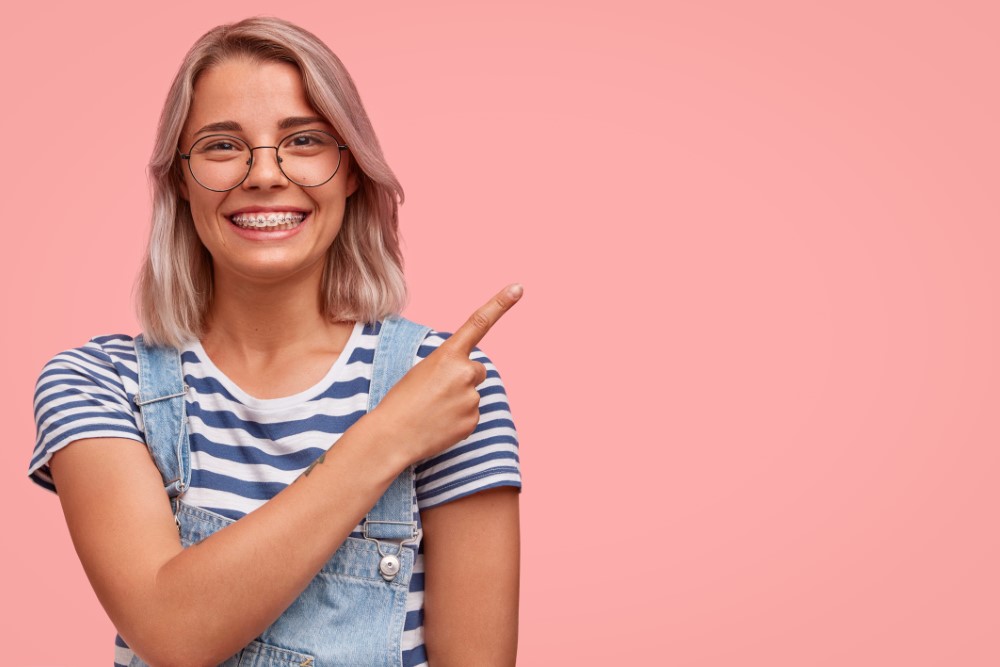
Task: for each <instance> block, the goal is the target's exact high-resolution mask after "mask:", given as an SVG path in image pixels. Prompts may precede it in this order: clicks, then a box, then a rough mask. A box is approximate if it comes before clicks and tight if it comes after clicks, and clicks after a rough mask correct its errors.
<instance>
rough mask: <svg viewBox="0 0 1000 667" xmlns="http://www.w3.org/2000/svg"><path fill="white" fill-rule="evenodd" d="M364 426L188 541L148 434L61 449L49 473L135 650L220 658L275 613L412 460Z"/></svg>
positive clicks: (94, 579)
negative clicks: (255, 502)
mask: <svg viewBox="0 0 1000 667" xmlns="http://www.w3.org/2000/svg"><path fill="white" fill-rule="evenodd" d="M366 428H368V425H365V426H363V427H362V428H360V429H356V430H355V429H352V430H351V431H349V432H348V434H345V435H344V436H343V437H342V438H341V440H340V442H338V443H337V445H336V446H335V447H333V448H332V449H331V451H330V453H329V454H328V455H327V456H326V457H325V461H324V462H323V463H322V464H321V465H318V466H316V467H315V468H314V469H313V471H312V472H311V473H310V474H309V476H308V477H304V478H301V479H300V480H299V481H297V482H296V483H294V484H292V485H290V486H288V487H287V488H286V489H285V490H283V491H282V492H281V493H279V494H278V495H277V496H275V497H274V498H273V499H272V500H271V501H269V502H267V503H265V504H264V505H263V506H261V507H260V508H259V509H258V510H256V511H254V512H252V513H250V514H249V515H247V516H246V517H244V518H243V519H241V520H240V521H238V522H236V523H234V524H232V525H231V526H228V527H227V528H225V529H223V530H221V531H219V532H218V533H216V534H214V535H212V536H210V537H208V538H207V539H205V540H204V541H203V542H200V543H199V544H197V545H194V546H192V547H191V548H189V549H182V548H181V545H180V540H179V537H178V534H177V528H176V526H175V525H174V521H173V516H172V515H171V511H170V505H169V503H168V501H167V497H166V494H165V493H164V492H163V486H162V484H161V482H160V476H159V473H158V472H157V470H156V467H155V466H154V464H153V462H152V460H151V459H150V457H149V454H148V453H147V452H146V451H145V449H144V448H143V447H142V445H141V444H139V443H136V442H134V441H131V440H119V439H109V440H96V439H95V440H83V441H79V442H77V443H74V444H73V445H72V446H70V447H67V448H66V449H64V450H61V451H60V452H57V453H56V454H55V455H54V456H53V458H52V461H51V469H52V475H53V479H54V480H55V482H56V486H57V488H58V489H59V495H60V498H61V501H62V505H63V511H64V513H65V515H66V522H67V525H68V526H69V529H70V534H71V535H72V537H73V543H74V545H75V546H76V550H77V553H78V554H79V556H80V560H81V562H82V563H83V565H84V569H85V570H86V572H87V576H88V577H89V578H90V581H91V584H92V585H93V587H94V591H95V592H96V594H97V597H98V599H99V600H100V601H101V604H102V605H103V606H104V608H105V610H106V611H107V612H108V616H109V617H110V618H111V620H112V622H113V623H114V624H115V626H116V627H117V628H118V630H119V632H120V633H121V635H122V636H123V637H124V638H125V640H126V641H127V642H128V643H129V645H130V646H131V647H132V648H133V650H135V651H136V652H137V653H138V654H139V655H140V656H142V657H143V658H144V659H145V660H146V661H147V662H150V663H152V664H163V665H200V664H208V665H215V664H218V663H220V662H222V661H223V660H224V659H225V658H227V657H228V656H230V655H232V654H234V653H236V652H237V651H238V650H239V649H240V648H242V647H243V646H245V645H246V644H247V643H249V642H250V641H251V640H252V639H253V638H254V637H256V636H257V635H259V634H260V633H261V632H262V631H263V630H264V629H265V628H266V627H267V626H268V625H270V624H271V623H272V622H273V621H274V619H275V618H277V617H278V616H279V615H280V614H281V612H282V611H284V610H285V609H286V608H287V607H288V605H290V604H291V603H292V601H293V600H294V599H295V597H296V596H298V594H299V593H300V592H301V591H302V590H303V589H305V587H306V586H307V585H308V583H309V581H310V580H311V579H312V577H313V576H314V575H315V574H316V572H318V571H319V569H320V568H321V567H322V566H323V563H324V562H326V560H327V559H328V558H329V556H330V555H331V554H332V553H333V552H334V551H336V549H337V548H338V547H339V546H340V544H341V543H342V542H343V541H344V539H346V537H347V536H348V535H349V534H350V532H351V530H352V529H353V528H354V527H355V526H356V525H357V523H358V521H360V519H361V517H363V516H364V515H365V513H366V512H367V511H368V510H369V509H370V508H371V507H372V505H374V504H375V501H376V500H378V498H379V496H380V495H381V494H382V493H383V492H384V491H385V489H386V488H387V487H388V485H389V483H390V482H391V481H392V479H393V478H394V477H395V475H396V474H397V473H398V470H401V469H402V468H403V467H404V466H405V465H406V462H405V460H403V459H402V458H400V457H399V455H398V454H396V455H393V454H392V453H391V452H389V451H384V452H383V456H378V457H376V456H368V455H367V453H368V451H369V450H370V449H372V447H371V442H370V440H369V439H368V437H367V435H368V434H366V433H364V430H365V429H366ZM393 456H395V457H396V460H395V461H394V460H393ZM320 527H321V528H320Z"/></svg>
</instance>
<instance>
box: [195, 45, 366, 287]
mask: <svg viewBox="0 0 1000 667" xmlns="http://www.w3.org/2000/svg"><path fill="white" fill-rule="evenodd" d="M303 130H322V131H325V132H327V133H330V134H334V135H336V134H337V132H336V130H335V128H333V127H332V126H331V125H330V124H329V123H327V122H326V121H325V120H324V119H323V118H321V117H320V115H319V114H318V113H316V111H315V110H314V109H313V108H312V107H311V106H310V104H309V101H308V99H307V98H306V94H305V90H304V89H303V86H302V77H301V76H300V75H299V72H298V70H297V69H296V68H295V67H294V66H292V65H290V64H287V63H279V62H263V63H260V62H254V61H251V60H245V59H231V60H226V61H224V62H223V63H221V64H219V65H216V66H214V67H212V68H210V69H208V70H207V71H205V72H204V73H202V75H201V76H200V77H199V78H198V81H197V82H196V83H195V86H194V98H193V101H192V104H191V110H190V112H189V114H188V118H187V122H186V123H185V124H184V129H183V131H182V133H181V140H180V148H181V150H182V151H184V152H187V151H189V150H190V149H191V147H192V146H193V145H194V144H195V142H197V141H198V140H199V139H202V138H203V137H206V136H209V135H218V134H220V133H221V134H225V135H229V136H232V137H236V138H238V139H241V140H243V141H244V142H245V143H246V144H247V145H249V146H262V147H267V146H278V145H279V142H282V141H283V140H285V139H286V138H287V137H289V136H290V135H292V134H293V133H296V132H300V131H303ZM293 141H296V142H297V143H304V142H303V141H302V140H294V139H293ZM231 148H232V147H231V146H228V145H222V146H221V148H218V149H217V150H227V149H228V150H231ZM283 150H284V149H283ZM183 173H184V180H183V183H182V186H181V191H182V195H183V196H184V198H185V199H187V200H188V202H189V203H190V205H191V215H192V217H193V219H194V224H195V229H196V230H197V232H198V236H199V238H200V239H201V242H202V243H204V244H205V247H206V248H207V249H208V251H209V253H210V254H211V255H212V260H213V267H214V270H215V280H216V283H217V284H218V283H219V281H220V279H224V278H228V277H232V278H233V279H235V280H239V281H241V282H244V283H246V282H261V283H275V282H280V281H281V280H283V279H288V278H290V277H293V276H301V275H302V274H303V272H307V273H310V274H311V273H315V274H316V276H317V279H318V276H319V275H321V274H322V269H323V264H324V262H325V260H326V255H327V251H328V249H329V248H330V245H331V244H332V243H333V241H334V239H336V237H337V234H338V232H339V231H340V227H341V224H342V223H343V218H344V206H345V203H346V200H347V197H349V196H350V195H351V194H353V193H354V191H355V190H356V189H357V181H356V179H355V177H354V176H353V170H352V169H351V165H350V155H349V153H348V152H347V151H343V152H342V154H341V161H340V167H339V169H338V170H337V173H336V175H335V176H334V177H333V178H332V179H330V180H329V181H327V182H326V183H324V184H323V185H320V186H317V187H302V186H300V185H296V184H295V183H293V182H291V181H289V180H288V178H286V176H285V174H283V173H282V171H281V169H280V168H279V167H278V162H277V158H276V153H275V151H274V150H273V149H272V148H258V149H257V150H254V151H253V167H252V168H251V169H250V173H249V174H248V175H247V177H246V179H245V180H244V181H243V182H242V183H241V184H240V185H239V186H237V187H236V188H234V189H232V190H229V191H226V192H214V191H212V190H208V189H206V188H204V187H202V186H201V185H200V184H199V183H198V182H197V181H195V180H194V178H193V177H192V175H191V171H190V170H189V169H188V166H187V165H184V169H183Z"/></svg>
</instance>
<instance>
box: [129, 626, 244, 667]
mask: <svg viewBox="0 0 1000 667" xmlns="http://www.w3.org/2000/svg"><path fill="white" fill-rule="evenodd" d="M135 630H137V632H135V633H134V636H131V635H130V636H126V635H124V633H123V634H122V636H123V637H124V638H125V642H126V643H127V644H128V645H129V647H130V648H131V649H132V651H133V652H134V653H135V654H136V655H137V656H138V657H139V658H141V659H142V660H143V662H144V663H145V664H147V665H149V666H150V667H216V666H217V665H219V664H220V663H222V662H224V661H225V660H226V659H227V658H229V657H231V656H232V655H233V654H234V653H236V652H237V651H238V650H239V648H236V649H231V647H230V646H229V643H228V642H225V645H223V644H224V642H221V641H219V640H220V639H222V638H221V637H219V636H215V637H211V636H210V635H206V633H205V632H199V631H197V630H196V629H193V628H192V627H190V626H186V625H185V624H184V623H178V622H176V620H175V621H174V622H169V621H166V622H165V619H163V618H162V617H161V618H160V619H157V620H156V621H154V622H153V623H152V624H150V625H147V626H146V627H144V628H143V627H140V628H135Z"/></svg>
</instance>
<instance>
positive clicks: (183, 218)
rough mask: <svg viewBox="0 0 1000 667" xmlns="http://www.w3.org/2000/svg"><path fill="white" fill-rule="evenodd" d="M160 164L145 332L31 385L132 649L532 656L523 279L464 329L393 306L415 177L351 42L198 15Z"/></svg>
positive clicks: (58, 363)
mask: <svg viewBox="0 0 1000 667" xmlns="http://www.w3.org/2000/svg"><path fill="white" fill-rule="evenodd" d="M150 166H151V169H150V171H151V175H152V180H153V188H154V205H153V222H152V231H151V236H150V241H149V246H148V253H147V256H146V260H145V264H144V267H143V269H142V274H141V276H140V281H139V309H140V317H141V322H142V326H143V329H144V332H143V334H142V336H141V337H136V338H132V337H131V336H126V335H110V336H101V337H97V338H94V339H92V340H91V341H90V342H88V343H87V344H85V345H84V346H82V347H80V348H76V349H74V350H69V351H67V352H65V353H62V354H60V355H57V356H56V357H55V358H54V359H53V360H52V361H51V362H50V363H49V364H48V365H46V367H45V369H44V370H43V372H42V375H41V377H40V379H39V382H38V387H37V390H36V394H35V411H36V421H37V425H38V441H37V446H36V449H35V453H34V456H33V458H32V462H31V467H30V474H31V476H32V479H34V480H35V481H36V482H38V483H39V484H41V485H43V486H45V487H46V488H49V489H51V490H53V491H57V492H58V494H59V497H60V500H61V502H62V506H63V510H64V513H65V516H66V521H67V524H68V526H69V530H70V534H71V535H72V538H73V542H74V544H75V546H76V550H77V552H78V554H79V556H80V559H81V561H82V563H83V566H84V569H85V571H86V573H87V576H88V577H89V579H90V581H91V583H92V585H93V588H94V591H95V593H96V594H97V596H98V598H99V600H100V602H101V604H102V605H103V606H104V608H105V610H106V611H107V613H108V615H109V617H110V618H111V620H112V622H113V623H114V625H115V627H116V628H117V629H118V632H119V637H118V638H117V641H116V646H115V664H116V665H146V664H148V665H168V666H169V665H183V666H185V667H189V666H192V665H217V664H224V665H232V666H234V667H235V666H237V665H261V666H264V665H316V666H318V667H322V666H324V665H348V664H349V665H407V666H410V665H423V664H430V665H433V666H434V667H442V666H447V665H462V666H463V667H467V666H469V665H511V664H514V660H515V654H516V646H517V605H518V564H519V543H518V490H519V488H520V471H519V465H518V458H517V439H516V433H515V431H514V425H513V423H512V421H511V417H510V412H509V408H508V404H507V400H506V394H505V392H504V389H503V385H502V384H501V381H500V378H499V376H498V375H497V372H496V369H495V368H494V367H493V365H492V364H491V363H490V361H489V360H488V359H487V358H486V357H485V356H484V355H483V354H482V353H481V352H480V351H479V350H478V349H477V348H476V347H475V345H476V344H477V343H478V341H479V340H480V339H481V338H482V336H483V335H484V334H485V333H486V331H487V330H488V329H489V328H490V327H491V326H492V325H493V324H494V323H495V322H496V321H497V319H498V318H499V317H500V316H501V315H502V314H503V313H504V312H505V311H506V310H507V309H508V308H510V307H511V305H513V304H514V303H515V302H516V301H517V300H518V298H520V295H521V288H520V286H518V285H512V286H510V287H508V288H506V289H504V290H502V291H501V292H500V293H499V294H497V295H496V296H495V297H494V298H493V299H491V300H490V301H489V302H488V303H487V304H486V305H485V306H483V307H482V308H480V309H479V310H477V311H476V312H475V313H474V315H473V316H472V317H471V318H470V319H469V320H468V322H466V324H464V325H463V326H462V327H461V328H459V329H458V330H457V331H456V332H455V334H454V335H452V336H450V337H449V336H448V335H447V334H442V333H438V332H434V331H429V330H427V329H426V328H422V327H419V326H418V325H414V324H412V323H408V322H406V321H405V320H400V319H399V318H397V317H395V315H396V314H397V313H398V312H399V310H400V309H401V307H402V305H403V301H404V297H405V286H404V282H403V275H402V262H401V256H400V251H399V243H398V237H397V205H398V203H399V202H400V201H401V200H402V190H401V188H400V185H399V183H398V182H397V181H396V179H395V177H394V176H393V174H392V171H391V170H390V169H389V167H388V165H387V164H386V163H385V160H384V159H383V157H382V153H381V150H380V148H379V145H378V141H377V140H376V137H375V134H374V132H373V130H372V127H371V124H370V123H369V120H368V118H367V116H366V114H365V111H364V108H363V106H362V104H361V101H360V99H359V97H358V94H357V91H356V89H355V87H354V84H353V83H352V81H351V79H350V77H349V75H348V74H347V72H346V70H345V69H344V67H343V65H342V64H341V63H340V61H339V60H338V59H337V58H336V56H334V55H333V53H331V52H330V50H329V49H328V48H327V47H326V46H325V45H324V44H323V43H322V42H321V41H320V40H319V39H317V38H316V37H315V36H313V35H312V34H310V33H309V32H307V31H305V30H303V29H301V28H298V27H297V26H294V25H292V24H290V23H287V22H284V21H281V20H277V19H265V18H257V19H249V20H246V21H242V22H240V23H237V24H233V25H228V26H220V27H218V28H216V29H214V30H212V31H210V32H208V33H207V34H206V35H204V36H203V37H202V38H201V39H200V40H198V42H197V43H196V44H195V45H194V47H193V48H192V49H191V51H190V52H189V53H188V55H187V57H186V58H185V60H184V62H183V64H182V65H181V68H180V71H179V72H178V74H177V77H176V79H175V81H174V83H173V86H172V87H171V89H170V93H169V95H168V97H167V101H166V104H165V107H164V110H163V114H162V117H161V120H160V126H159V131H158V134H157V140H156V146H155V149H154V153H153V158H152V161H151V165H150ZM373 368H374V371H373ZM400 376H402V379H400V380H398V382H396V380H397V379H398V378H399V377H400ZM394 383H395V384H394ZM386 392H387V393H386ZM383 396H384V398H383ZM379 401H380V402H379Z"/></svg>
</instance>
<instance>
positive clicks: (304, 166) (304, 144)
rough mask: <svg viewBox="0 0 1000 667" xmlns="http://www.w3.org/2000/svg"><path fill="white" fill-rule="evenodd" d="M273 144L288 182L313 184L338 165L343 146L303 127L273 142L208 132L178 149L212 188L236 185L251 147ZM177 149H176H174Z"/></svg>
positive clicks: (330, 174) (244, 174) (199, 178)
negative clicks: (251, 142) (186, 147)
mask: <svg viewBox="0 0 1000 667" xmlns="http://www.w3.org/2000/svg"><path fill="white" fill-rule="evenodd" d="M260 148H273V149H274V152H275V156H276V157H277V159H278V168H279V169H281V173H282V174H284V175H285V178H287V179H288V180H289V181H291V182H292V183H295V184H296V185H300V186H302V187H304V188H315V187H317V186H320V185H323V184H324V183H326V182H328V181H329V180H330V179H331V178H333V177H334V176H335V175H336V174H337V170H338V169H339V168H340V153H341V152H342V151H344V150H347V146H346V145H344V144H342V143H340V142H339V141H338V140H337V138H336V137H334V136H333V135H332V134H330V133H329V132H323V131H322V130H304V131H302V132H296V133H295V134H291V135H289V136H287V137H285V138H284V139H282V140H281V141H280V142H279V143H278V145H277V146H253V147H251V146H250V145H249V144H247V142H245V141H243V140H242V139H238V138H237V137H232V136H230V135H228V134H210V135H208V136H206V137H202V138H201V139H199V140H198V141H196V142H194V145H193V146H191V150H190V151H189V152H187V153H181V154H180V157H181V159H182V160H187V163H188V169H189V170H190V171H191V177H192V178H194V180H195V181H197V182H198V184H199V185H200V186H202V187H203V188H205V189H207V190H212V191H213V192H227V191H229V190H232V189H233V188H236V187H239V186H240V185H241V184H242V183H243V181H245V180H246V179H247V176H249V175H250V169H251V168H252V167H253V155H254V153H253V152H254V151H255V150H258V149H260ZM178 152H179V151H178Z"/></svg>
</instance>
